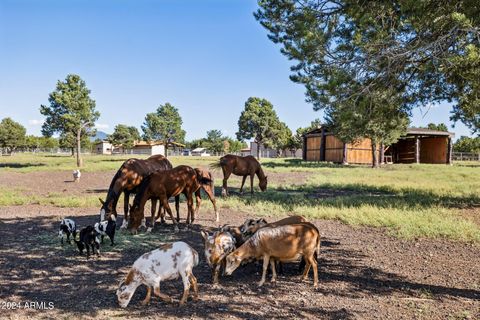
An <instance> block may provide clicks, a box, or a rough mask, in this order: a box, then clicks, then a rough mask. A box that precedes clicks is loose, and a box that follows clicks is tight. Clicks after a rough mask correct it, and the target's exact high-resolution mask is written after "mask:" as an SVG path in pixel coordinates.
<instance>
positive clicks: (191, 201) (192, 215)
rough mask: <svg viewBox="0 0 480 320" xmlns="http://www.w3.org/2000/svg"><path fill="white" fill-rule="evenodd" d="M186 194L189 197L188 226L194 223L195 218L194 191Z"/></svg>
mask: <svg viewBox="0 0 480 320" xmlns="http://www.w3.org/2000/svg"><path fill="white" fill-rule="evenodd" d="M185 196H186V197H187V207H188V215H187V228H188V225H189V224H192V223H193V221H194V220H195V215H194V212H193V193H186V194H185Z"/></svg>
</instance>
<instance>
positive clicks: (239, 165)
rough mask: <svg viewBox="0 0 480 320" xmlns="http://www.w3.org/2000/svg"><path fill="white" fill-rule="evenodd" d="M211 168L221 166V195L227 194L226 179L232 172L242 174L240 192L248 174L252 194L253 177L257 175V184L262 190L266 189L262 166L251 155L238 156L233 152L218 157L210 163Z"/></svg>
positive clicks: (265, 177) (265, 178)
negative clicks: (217, 159)
mask: <svg viewBox="0 0 480 320" xmlns="http://www.w3.org/2000/svg"><path fill="white" fill-rule="evenodd" d="M211 168H222V171H223V186H222V196H226V195H228V187H227V180H228V178H229V177H230V175H231V174H232V173H233V174H234V175H236V176H242V177H243V180H242V186H241V187H240V193H243V185H244V184H245V180H246V179H247V177H248V176H250V192H251V193H252V194H253V178H254V177H255V175H257V177H258V180H259V183H258V186H259V187H260V189H261V190H262V191H265V190H266V189H267V176H266V175H265V173H263V170H262V166H261V165H260V163H259V162H258V161H257V159H255V158H254V157H252V156H246V157H240V156H235V155H233V154H227V155H226V156H223V157H221V158H220V161H219V162H217V163H214V164H212V165H211Z"/></svg>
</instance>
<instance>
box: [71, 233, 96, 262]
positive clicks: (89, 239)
mask: <svg viewBox="0 0 480 320" xmlns="http://www.w3.org/2000/svg"><path fill="white" fill-rule="evenodd" d="M75 243H76V244H77V246H78V250H79V251H80V254H83V249H85V248H86V249H87V259H88V258H89V257H90V248H92V253H93V254H95V248H96V249H97V254H98V255H100V240H99V239H98V234H97V232H96V231H95V228H94V227H92V226H87V227H85V228H83V229H82V230H80V240H79V241H77V240H75Z"/></svg>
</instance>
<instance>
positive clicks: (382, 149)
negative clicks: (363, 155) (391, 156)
mask: <svg viewBox="0 0 480 320" xmlns="http://www.w3.org/2000/svg"><path fill="white" fill-rule="evenodd" d="M379 153H380V165H384V164H385V146H384V145H383V142H380V150H379Z"/></svg>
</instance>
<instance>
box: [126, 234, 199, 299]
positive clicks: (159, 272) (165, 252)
mask: <svg viewBox="0 0 480 320" xmlns="http://www.w3.org/2000/svg"><path fill="white" fill-rule="evenodd" d="M197 265H198V253H197V251H195V250H194V249H193V248H192V247H190V246H189V245H188V244H187V243H185V242H182V241H179V242H173V243H165V244H163V245H161V246H160V247H159V248H158V249H155V250H153V251H150V252H147V253H145V254H144V255H142V256H141V257H140V258H138V259H137V260H136V261H135V262H134V263H133V266H132V268H131V269H130V271H129V272H128V274H127V277H126V278H125V280H124V281H122V282H121V283H120V286H119V288H118V290H117V299H118V304H119V305H120V307H122V308H126V307H127V306H128V304H129V302H130V300H131V299H132V296H133V294H134V293H135V291H136V290H137V288H138V287H139V286H140V285H142V284H143V285H145V286H146V287H147V295H146V296H145V299H144V300H143V301H142V304H143V305H146V304H148V303H149V302H150V297H151V293H152V287H153V294H154V295H156V296H157V297H160V299H162V300H164V301H166V302H172V301H173V299H172V298H171V297H169V296H168V295H166V294H163V293H161V292H160V282H161V281H165V280H173V279H177V278H178V276H181V277H182V281H183V295H182V298H181V300H180V305H183V304H184V303H185V301H186V300H187V298H188V295H189V292H190V287H191V286H192V287H193V292H194V295H193V299H194V300H198V287H197V279H196V278H195V276H194V275H193V273H192V269H193V268H194V267H196V266H197Z"/></svg>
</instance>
